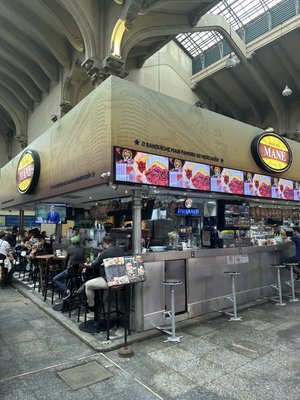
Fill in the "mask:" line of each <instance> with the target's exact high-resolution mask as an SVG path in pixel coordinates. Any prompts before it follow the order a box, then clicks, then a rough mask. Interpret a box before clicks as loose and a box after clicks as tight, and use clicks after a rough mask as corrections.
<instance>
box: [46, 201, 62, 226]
mask: <svg viewBox="0 0 300 400" xmlns="http://www.w3.org/2000/svg"><path fill="white" fill-rule="evenodd" d="M46 222H47V223H48V224H49V223H50V224H59V223H60V214H59V212H58V211H56V210H55V206H54V205H52V206H51V207H50V210H49V212H48V215H47V218H46Z"/></svg>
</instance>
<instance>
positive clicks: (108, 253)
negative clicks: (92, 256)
mask: <svg viewBox="0 0 300 400" xmlns="http://www.w3.org/2000/svg"><path fill="white" fill-rule="evenodd" d="M102 247H103V249H104V250H103V251H102V253H99V254H98V257H97V258H96V260H95V261H94V262H93V263H92V265H91V268H92V270H93V273H94V276H95V277H96V278H94V279H90V280H89V281H87V282H86V283H85V293H86V297H87V301H88V306H89V309H90V310H93V308H94V306H95V290H97V289H108V286H107V282H106V280H105V271H104V266H103V260H104V259H105V258H113V257H123V256H124V255H125V253H124V251H123V250H122V249H121V248H120V247H117V246H115V245H114V240H113V238H112V237H111V236H110V235H106V236H104V238H103V242H102Z"/></svg>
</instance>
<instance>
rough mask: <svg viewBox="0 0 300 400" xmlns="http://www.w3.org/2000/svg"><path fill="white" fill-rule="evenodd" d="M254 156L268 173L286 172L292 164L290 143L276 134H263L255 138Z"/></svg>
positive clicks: (252, 147)
mask: <svg viewBox="0 0 300 400" xmlns="http://www.w3.org/2000/svg"><path fill="white" fill-rule="evenodd" d="M251 150H252V155H253V158H254V159H255V161H256V162H257V164H258V165H259V166H260V167H261V168H263V169H264V170H266V171H268V172H284V171H286V170H287V169H288V168H289V167H290V165H291V162H292V152H291V149H290V147H289V145H288V143H287V142H286V141H285V140H284V139H283V138H282V137H280V136H279V135H276V134H274V133H263V134H262V135H259V136H257V137H256V138H254V140H253V142H252V145H251Z"/></svg>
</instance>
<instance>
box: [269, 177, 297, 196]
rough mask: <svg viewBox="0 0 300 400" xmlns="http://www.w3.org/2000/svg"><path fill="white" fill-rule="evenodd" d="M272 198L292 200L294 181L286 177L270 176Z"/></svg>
mask: <svg viewBox="0 0 300 400" xmlns="http://www.w3.org/2000/svg"><path fill="white" fill-rule="evenodd" d="M272 199H284V200H294V182H293V181H291V180H288V179H281V178H277V177H274V178H272Z"/></svg>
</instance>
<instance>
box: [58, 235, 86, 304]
mask: <svg viewBox="0 0 300 400" xmlns="http://www.w3.org/2000/svg"><path fill="white" fill-rule="evenodd" d="M71 243H72V244H71V246H69V247H68V249H67V258H66V264H67V268H66V269H65V270H64V271H62V272H60V273H59V274H57V275H55V277H54V278H53V283H54V285H55V286H56V287H57V288H58V289H60V290H61V291H62V293H63V300H66V299H67V298H68V297H70V295H71V293H70V290H69V289H68V287H67V285H66V279H67V277H68V270H69V269H70V268H71V267H73V266H74V265H78V264H82V263H84V261H85V248H84V247H83V246H81V245H80V237H79V236H74V237H73V238H72V239H71Z"/></svg>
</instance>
